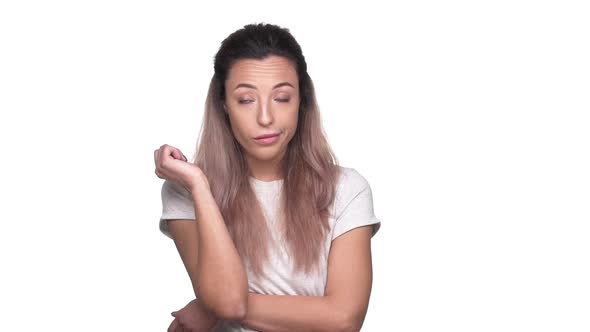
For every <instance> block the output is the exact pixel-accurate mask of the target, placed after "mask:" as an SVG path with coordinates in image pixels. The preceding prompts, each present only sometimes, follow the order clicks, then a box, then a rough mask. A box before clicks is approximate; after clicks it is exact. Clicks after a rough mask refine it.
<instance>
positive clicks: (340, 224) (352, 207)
mask: <svg viewBox="0 0 590 332" xmlns="http://www.w3.org/2000/svg"><path fill="white" fill-rule="evenodd" d="M343 182H344V183H343V184H342V186H343V187H342V191H343V197H342V199H343V200H342V201H341V202H340V204H339V205H340V206H339V208H338V209H337V210H339V211H340V213H339V214H338V215H337V217H336V221H335V222H334V229H333V231H332V240H334V239H335V238H337V237H338V236H340V235H342V234H344V233H346V232H348V231H350V230H352V229H354V228H357V227H361V226H366V225H373V234H372V235H371V237H373V236H375V234H376V233H377V231H378V230H379V229H380V228H381V221H380V220H379V219H377V217H376V216H375V214H374V212H373V194H372V192H371V186H370V185H369V183H368V182H367V180H366V179H365V178H364V177H363V176H362V175H360V174H359V173H358V172H357V171H356V170H354V169H350V171H349V172H348V174H347V175H346V177H345V180H344V181H343Z"/></svg>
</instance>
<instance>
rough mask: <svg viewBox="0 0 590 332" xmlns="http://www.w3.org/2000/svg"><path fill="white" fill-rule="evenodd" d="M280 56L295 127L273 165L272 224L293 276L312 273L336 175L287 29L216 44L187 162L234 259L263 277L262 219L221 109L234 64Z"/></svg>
mask: <svg viewBox="0 0 590 332" xmlns="http://www.w3.org/2000/svg"><path fill="white" fill-rule="evenodd" d="M269 55H278V56H282V57H286V58H287V59H289V60H291V62H292V63H293V64H294V65H295V67H296V71H297V75H298V79H299V95H300V105H299V110H298V126H297V129H296V131H295V133H294V136H293V138H292V139H291V141H290V142H289V144H288V146H287V152H286V153H285V156H284V158H283V160H282V161H281V171H282V172H283V176H284V177H283V186H282V191H281V193H280V199H279V202H280V206H279V210H278V211H279V212H278V218H279V220H278V225H280V231H281V232H282V235H283V239H284V245H286V246H287V249H288V252H289V253H290V257H291V258H292V259H293V263H294V267H295V270H296V271H300V272H302V271H303V272H306V273H309V272H311V271H313V270H316V271H317V267H318V262H319V259H320V256H321V255H320V254H321V253H322V248H323V246H324V245H325V241H326V236H327V234H328V233H327V232H328V231H329V223H328V219H329V217H330V207H331V205H332V204H333V203H334V196H335V192H336V183H337V179H338V176H339V167H338V161H337V159H336V157H335V155H334V154H333V152H332V150H331V148H330V146H329V144H328V141H327V139H326V136H325V134H324V131H323V129H322V126H321V120H320V113H319V108H318V105H317V101H316V97H315V90H314V86H313V83H312V80H311V77H310V76H309V75H308V73H307V64H306V62H305V58H304V56H303V54H302V51H301V47H300V46H299V44H298V43H297V41H296V40H295V38H294V37H293V36H292V35H291V33H290V32H289V30H288V29H286V28H281V27H279V26H276V25H271V24H264V23H259V24H249V25H245V26H244V28H242V29H240V30H237V31H235V32H233V33H232V34H230V35H229V36H228V37H227V38H226V39H224V40H223V42H222V43H221V46H220V48H219V50H218V52H217V53H216V55H215V58H214V68H215V72H214V74H213V78H212V79H211V83H210V85H209V91H208V94H207V99H206V102H205V113H204V116H203V122H202V126H201V129H200V130H201V134H200V138H199V139H198V142H197V148H196V151H195V156H196V158H195V160H194V161H192V162H193V163H194V164H195V165H197V166H198V167H199V168H201V170H202V171H203V172H204V173H205V175H206V177H207V180H208V182H209V184H210V187H211V191H212V193H213V197H214V199H215V201H216V203H217V205H218V207H219V209H220V212H221V214H222V216H223V219H224V221H225V224H226V227H227V229H228V231H229V234H230V236H231V238H232V240H233V242H234V245H235V246H236V249H237V251H238V253H239V254H240V257H241V259H242V262H244V264H245V265H246V266H248V267H249V268H250V270H251V271H252V272H253V273H254V274H255V275H257V276H261V275H263V273H264V271H263V270H264V268H263V264H264V262H266V261H267V259H268V258H269V243H273V239H272V237H271V234H270V231H269V229H268V226H267V223H266V221H265V214H264V213H263V210H262V207H261V205H260V204H259V201H258V198H257V197H256V194H255V192H254V189H253V188H252V187H251V184H250V181H249V174H250V170H249V167H248V164H247V162H246V159H245V157H244V155H243V151H242V147H241V146H240V144H239V143H238V141H237V140H236V138H235V137H234V135H233V133H232V131H231V127H230V122H229V118H228V117H227V114H226V113H225V112H224V109H223V102H224V100H225V81H226V79H227V76H228V73H229V70H230V68H231V66H232V64H233V63H235V61H237V60H240V59H259V60H261V59H264V58H265V57H267V56H269Z"/></svg>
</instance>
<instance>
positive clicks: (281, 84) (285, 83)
mask: <svg viewBox="0 0 590 332" xmlns="http://www.w3.org/2000/svg"><path fill="white" fill-rule="evenodd" d="M282 86H290V87H292V88H293V89H295V87H294V86H293V85H292V84H291V83H289V82H281V83H278V84H276V85H275V86H273V87H272V89H273V90H274V89H276V88H280V87H282ZM242 87H243V88H250V89H254V90H257V89H258V88H257V87H256V86H255V85H252V84H248V83H240V84H238V85H236V87H235V88H234V90H236V89H238V88H242Z"/></svg>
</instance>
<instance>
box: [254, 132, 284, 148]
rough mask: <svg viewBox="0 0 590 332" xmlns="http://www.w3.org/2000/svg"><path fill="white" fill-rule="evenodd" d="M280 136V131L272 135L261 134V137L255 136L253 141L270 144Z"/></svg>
mask: <svg viewBox="0 0 590 332" xmlns="http://www.w3.org/2000/svg"><path fill="white" fill-rule="evenodd" d="M280 136H281V134H280V133H278V134H276V135H274V136H268V135H263V136H261V137H262V138H255V139H254V142H256V143H258V144H260V145H271V144H273V143H275V142H276V141H278V140H279V137H280Z"/></svg>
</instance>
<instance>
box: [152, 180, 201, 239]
mask: <svg viewBox="0 0 590 332" xmlns="http://www.w3.org/2000/svg"><path fill="white" fill-rule="evenodd" d="M161 193H162V215H161V216H160V231H162V233H164V234H165V235H166V236H168V237H169V238H172V235H171V234H170V231H169V230H168V220H170V219H191V220H195V219H196V218H195V208H194V203H193V198H192V195H191V193H190V192H189V191H188V190H186V189H185V188H184V187H183V186H181V185H179V184H177V183H175V182H172V181H169V180H164V183H163V184H162V191H161Z"/></svg>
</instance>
